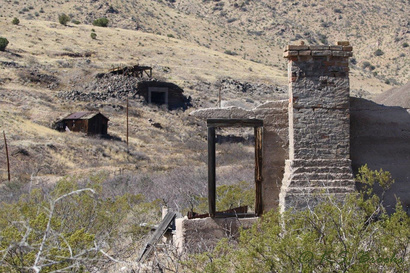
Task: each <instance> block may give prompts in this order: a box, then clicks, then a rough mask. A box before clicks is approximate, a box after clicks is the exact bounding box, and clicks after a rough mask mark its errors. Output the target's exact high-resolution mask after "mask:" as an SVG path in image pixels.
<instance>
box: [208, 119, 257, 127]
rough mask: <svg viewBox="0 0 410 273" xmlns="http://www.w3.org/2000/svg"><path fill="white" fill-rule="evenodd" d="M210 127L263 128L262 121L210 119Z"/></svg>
mask: <svg viewBox="0 0 410 273" xmlns="http://www.w3.org/2000/svg"><path fill="white" fill-rule="evenodd" d="M207 126H208V127H262V126H263V120H261V119H208V120H207Z"/></svg>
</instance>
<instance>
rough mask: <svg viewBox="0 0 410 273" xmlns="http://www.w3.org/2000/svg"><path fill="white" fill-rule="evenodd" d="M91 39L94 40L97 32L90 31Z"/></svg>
mask: <svg viewBox="0 0 410 273" xmlns="http://www.w3.org/2000/svg"><path fill="white" fill-rule="evenodd" d="M90 36H91V39H93V40H95V39H97V33H95V32H91V35H90Z"/></svg>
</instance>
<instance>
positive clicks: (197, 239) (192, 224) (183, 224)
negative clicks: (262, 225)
mask: <svg viewBox="0 0 410 273" xmlns="http://www.w3.org/2000/svg"><path fill="white" fill-rule="evenodd" d="M257 221H258V218H234V217H232V218H210V217H208V218H202V219H188V218H187V217H184V218H179V219H176V223H175V224H176V234H175V236H174V244H175V245H176V246H177V247H178V250H179V251H180V252H186V253H200V252H205V251H210V250H211V249H213V248H214V247H215V245H216V244H217V243H218V241H219V240H221V239H222V238H229V239H233V240H236V239H237V238H238V237H239V230H240V229H241V228H243V229H249V228H251V227H252V225H253V224H254V223H256V222H257Z"/></svg>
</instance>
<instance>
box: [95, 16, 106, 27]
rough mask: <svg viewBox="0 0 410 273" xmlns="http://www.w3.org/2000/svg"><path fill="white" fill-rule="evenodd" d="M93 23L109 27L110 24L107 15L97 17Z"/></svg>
mask: <svg viewBox="0 0 410 273" xmlns="http://www.w3.org/2000/svg"><path fill="white" fill-rule="evenodd" d="M93 25H94V26H97V27H107V26H108V19H107V18H105V17H102V18H99V19H95V20H94V21H93Z"/></svg>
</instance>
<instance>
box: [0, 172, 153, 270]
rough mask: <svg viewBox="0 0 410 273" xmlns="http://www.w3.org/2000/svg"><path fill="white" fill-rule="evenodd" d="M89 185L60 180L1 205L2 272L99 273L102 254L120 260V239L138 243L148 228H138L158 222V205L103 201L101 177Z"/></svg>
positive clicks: (139, 199) (137, 198)
mask: <svg viewBox="0 0 410 273" xmlns="http://www.w3.org/2000/svg"><path fill="white" fill-rule="evenodd" d="M90 179H91V180H92V181H90V182H88V185H86V188H82V189H81V188H79V187H78V181H74V180H71V179H64V180H61V181H59V182H58V183H57V184H56V185H55V186H54V188H53V189H51V191H50V192H48V193H45V192H44V191H43V190H44V189H33V190H32V191H31V192H30V194H28V195H25V196H21V198H20V200H19V201H18V202H15V203H11V204H6V203H4V202H3V203H0V251H1V253H2V254H1V256H2V262H1V267H0V272H13V273H14V272H16V273H17V272H90V268H93V271H95V272H101V270H102V267H104V266H106V265H107V262H109V260H108V258H107V257H106V256H105V255H104V252H103V251H105V252H108V251H110V252H112V253H114V255H117V253H120V252H122V253H123V254H124V251H129V250H127V249H128V248H129V246H124V238H129V239H131V240H140V239H141V237H142V236H144V235H146V234H147V233H148V232H149V228H148V227H142V226H140V225H139V223H142V222H146V223H151V221H157V220H158V214H155V211H158V209H157V206H158V203H155V202H152V203H148V202H145V201H144V198H143V196H141V195H131V194H125V195H120V196H113V197H104V193H103V190H102V186H101V183H102V181H101V180H100V177H96V178H90ZM152 213H154V214H152ZM144 215H145V216H144ZM141 216H142V217H143V218H141ZM144 217H145V218H144ZM148 217H152V220H149V218H148ZM134 251H135V250H134ZM34 269H37V270H36V271H35V270H34Z"/></svg>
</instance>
